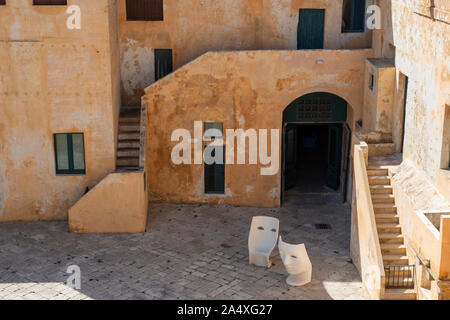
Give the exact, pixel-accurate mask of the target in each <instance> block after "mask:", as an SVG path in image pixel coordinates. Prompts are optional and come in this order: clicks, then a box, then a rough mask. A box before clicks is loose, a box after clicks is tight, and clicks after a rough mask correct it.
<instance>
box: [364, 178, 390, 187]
mask: <svg viewBox="0 0 450 320" xmlns="http://www.w3.org/2000/svg"><path fill="white" fill-rule="evenodd" d="M368 178H369V185H371V186H373V185H390V184H391V178H389V177H388V176H369V177H368Z"/></svg>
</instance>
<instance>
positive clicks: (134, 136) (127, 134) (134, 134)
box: [117, 132, 141, 141]
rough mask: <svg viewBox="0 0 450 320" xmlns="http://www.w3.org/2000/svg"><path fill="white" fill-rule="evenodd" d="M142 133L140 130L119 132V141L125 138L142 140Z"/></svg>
mask: <svg viewBox="0 0 450 320" xmlns="http://www.w3.org/2000/svg"><path fill="white" fill-rule="evenodd" d="M140 138H141V134H140V133H139V132H119V136H118V137H117V139H118V141H123V140H140Z"/></svg>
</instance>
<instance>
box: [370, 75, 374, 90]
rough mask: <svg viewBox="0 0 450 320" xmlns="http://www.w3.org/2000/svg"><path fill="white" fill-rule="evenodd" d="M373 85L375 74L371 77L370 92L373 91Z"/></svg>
mask: <svg viewBox="0 0 450 320" xmlns="http://www.w3.org/2000/svg"><path fill="white" fill-rule="evenodd" d="M373 83H374V76H373V74H370V76H369V89H370V91H373Z"/></svg>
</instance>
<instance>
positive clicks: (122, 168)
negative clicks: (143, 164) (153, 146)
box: [116, 166, 139, 172]
mask: <svg viewBox="0 0 450 320" xmlns="http://www.w3.org/2000/svg"><path fill="white" fill-rule="evenodd" d="M136 170H139V167H138V166H134V167H128V166H117V167H116V172H129V171H136Z"/></svg>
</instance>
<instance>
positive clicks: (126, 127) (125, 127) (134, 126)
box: [119, 122, 141, 133]
mask: <svg viewBox="0 0 450 320" xmlns="http://www.w3.org/2000/svg"><path fill="white" fill-rule="evenodd" d="M140 131H141V126H140V123H131V122H120V123H119V133H120V132H140Z"/></svg>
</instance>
